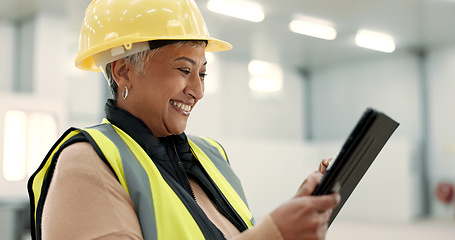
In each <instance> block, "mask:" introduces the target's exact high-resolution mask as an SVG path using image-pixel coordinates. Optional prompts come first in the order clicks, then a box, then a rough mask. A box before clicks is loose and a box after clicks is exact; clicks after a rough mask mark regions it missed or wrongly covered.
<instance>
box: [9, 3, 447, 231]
mask: <svg viewBox="0 0 455 240" xmlns="http://www.w3.org/2000/svg"><path fill="white" fill-rule="evenodd" d="M220 1H222V0H210V1H208V0H196V3H197V4H198V5H199V8H200V9H201V12H202V14H203V15H204V17H205V21H206V23H207V26H208V29H209V31H210V34H211V36H213V37H216V38H219V39H223V40H226V41H228V42H230V43H231V44H232V45H233V46H234V48H233V50H231V51H229V52H223V53H210V54H207V60H208V62H209V63H208V77H207V79H206V95H205V97H204V100H203V101H201V102H200V103H199V104H198V107H197V108H196V109H195V111H193V113H192V116H191V118H190V122H189V127H188V129H187V133H190V134H195V135H202V136H208V137H211V138H214V139H216V140H218V141H219V142H221V143H222V144H223V145H224V147H225V149H226V150H227V153H228V156H229V158H230V161H231V164H232V167H233V168H234V169H235V170H236V172H237V173H238V175H239V177H240V178H241V179H242V180H243V184H244V188H245V191H246V193H247V196H248V198H249V201H250V202H249V205H250V207H251V210H252V212H253V214H255V215H256V219H260V218H261V217H262V216H264V215H265V214H267V213H268V212H270V211H271V210H273V209H274V208H275V207H277V206H278V205H279V204H280V203H282V202H283V201H286V200H287V199H289V198H290V197H292V196H293V194H294V192H295V190H296V189H297V187H298V186H299V184H300V182H301V181H302V180H303V179H304V177H305V176H306V175H307V174H308V173H310V172H312V171H314V170H315V169H316V168H317V164H318V162H319V161H320V159H321V158H324V157H331V156H333V155H335V154H336V153H337V150H338V149H339V148H340V146H341V144H342V143H343V141H344V139H345V138H346V137H347V135H348V134H349V132H350V131H351V129H352V127H353V126H354V124H355V122H356V121H357V119H358V118H359V117H360V116H361V114H362V113H363V111H364V110H365V108H367V107H374V108H376V109H378V110H380V111H383V112H385V113H386V114H388V115H389V116H391V117H392V118H394V119H395V120H397V121H398V122H400V123H401V125H400V127H399V128H398V130H397V131H396V132H395V134H394V135H393V137H392V139H391V140H390V141H389V142H388V143H387V145H386V146H385V148H384V149H383V151H382V152H381V154H380V155H379V156H378V158H377V159H376V161H375V163H374V164H373V165H372V166H371V168H370V170H369V171H368V173H367V174H366V175H365V177H364V179H363V180H362V182H361V183H360V184H359V185H358V188H357V189H356V190H355V191H354V193H353V195H352V196H351V198H350V199H349V201H348V202H347V203H346V205H345V207H344V208H343V210H342V211H341V212H340V215H339V216H338V218H337V220H336V221H335V222H334V224H333V225H332V227H331V228H332V229H331V230H329V236H328V239H329V240H332V239H334V240H337V239H364V237H365V234H370V235H371V236H370V237H368V239H385V238H386V239H429V238H430V237H431V238H432V239H453V238H455V223H454V219H455V211H454V205H455V202H454V200H453V197H452V200H450V188H451V189H452V195H453V185H454V184H455V124H454V123H455V108H454V106H455V94H453V92H454V90H455V67H454V66H453V65H454V62H455V31H454V29H453V26H454V25H455V14H454V13H455V1H453V0H400V1H394V0H345V1H335V0H299V1H297V0H285V1H276V0H255V1H254V3H253V4H251V3H252V2H253V0H251V1H248V3H250V4H247V6H246V7H252V8H253V10H252V11H253V12H251V13H248V14H247V15H246V17H244V16H228V15H225V14H231V15H232V14H234V15H236V14H238V13H240V12H242V11H240V10H239V9H242V8H243V7H245V6H238V5H235V6H234V9H235V11H234V13H232V12H231V13H220V12H219V11H220V8H219V6H222V7H221V10H228V9H229V8H230V6H231V5H232V4H238V3H240V4H242V3H245V1H241V0H235V1H234V0H230V1H228V2H227V3H226V1H224V0H223V1H224V2H220ZM89 3H90V1H89V0H79V1H70V0H16V1H9V0H2V1H1V2H0V36H1V38H0V46H2V49H1V53H2V54H1V58H0V72H1V73H2V77H1V78H0V83H1V84H0V102H1V103H0V175H1V176H0V223H1V224H0V232H2V236H1V237H0V238H1V239H5V240H10V239H22V238H25V239H27V234H26V231H27V227H28V220H27V218H28V212H27V211H28V210H27V204H28V197H27V192H26V182H27V179H28V177H29V176H30V174H31V173H32V172H33V170H34V169H36V168H37V166H38V165H39V163H40V162H41V160H42V159H43V158H44V156H45V155H46V153H47V150H48V149H49V148H50V147H51V146H52V144H53V143H54V141H55V140H56V139H57V138H58V137H59V136H60V134H62V133H63V131H64V130H66V129H67V128H69V127H71V126H75V127H86V126H91V125H94V124H96V123H98V122H100V121H101V119H102V118H103V116H104V103H105V101H106V99H107V98H108V97H110V93H109V89H108V87H107V84H106V81H105V80H104V78H103V76H102V74H101V73H93V72H84V71H81V70H78V69H77V68H76V67H75V66H74V57H75V55H76V52H77V48H78V38H79V30H80V26H81V23H82V20H83V17H84V11H85V9H86V7H87V6H88V5H89ZM220 4H221V5H220ZM223 4H224V5H223ZM246 7H245V8H246ZM239 17H240V18H242V17H243V18H247V19H246V20H245V19H240V18H239ZM321 25H322V28H321ZM309 30H312V31H311V32H308V31H309ZM363 34H367V35H363ZM377 37H379V38H377ZM365 39H366V40H365ZM372 43H375V45H371V44H372ZM378 43H379V44H382V45H380V46H378V45H377V44H378ZM384 44H385V45H384ZM441 184H445V185H441ZM438 186H439V187H440V186H445V187H446V188H444V189H448V190H447V191H445V192H444V191H443V193H445V195H444V194H442V195H443V196H442V197H441V195H439V196H440V197H439V198H438V197H437V194H436V192H437V189H438ZM450 186H451V187H450ZM444 196H445V198H444ZM24 229H25V230H24ZM359 229H361V230H360V231H359ZM371 232H375V234H371ZM24 236H25V237H24Z"/></svg>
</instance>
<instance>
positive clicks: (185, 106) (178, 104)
mask: <svg viewBox="0 0 455 240" xmlns="http://www.w3.org/2000/svg"><path fill="white" fill-rule="evenodd" d="M170 103H171V104H172V106H174V107H175V108H177V109H179V110H182V111H183V113H185V114H189V113H190V112H191V108H192V106H191V105H188V104H185V103H182V102H177V101H174V100H171V101H170Z"/></svg>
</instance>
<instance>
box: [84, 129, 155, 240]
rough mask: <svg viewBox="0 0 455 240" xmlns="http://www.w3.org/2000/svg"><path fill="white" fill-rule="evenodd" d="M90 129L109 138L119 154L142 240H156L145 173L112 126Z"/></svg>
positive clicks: (150, 192) (151, 205) (151, 204)
mask: <svg viewBox="0 0 455 240" xmlns="http://www.w3.org/2000/svg"><path fill="white" fill-rule="evenodd" d="M92 128H93V129H96V130H98V131H100V132H101V133H103V134H104V135H105V136H106V137H107V138H109V139H110V140H111V141H112V142H113V143H114V145H115V146H116V147H117V149H118V151H119V153H120V157H121V160H122V165H123V171H124V174H125V180H126V183H127V185H128V191H129V192H130V198H131V200H132V201H133V204H134V207H135V208H136V214H137V216H138V219H139V223H140V225H141V230H142V235H143V236H144V239H147V240H149V239H158V233H157V231H156V219H155V209H154V208H153V206H154V205H153V197H152V191H151V188H150V183H149V181H150V180H149V178H148V176H147V173H146V172H145V170H144V168H143V167H142V165H141V164H140V163H139V160H137V158H136V156H135V155H134V154H133V152H132V151H131V150H130V149H129V147H128V146H127V145H126V143H125V142H124V141H123V139H122V138H121V137H120V136H119V135H118V133H117V131H115V129H114V128H113V127H112V125H110V124H100V125H97V126H94V127H92Z"/></svg>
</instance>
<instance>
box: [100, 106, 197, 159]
mask: <svg viewBox="0 0 455 240" xmlns="http://www.w3.org/2000/svg"><path fill="white" fill-rule="evenodd" d="M105 112H106V118H107V119H108V120H109V122H111V123H112V124H113V125H115V126H117V127H119V128H120V129H122V130H123V131H124V132H126V133H127V134H128V135H129V136H130V137H132V138H133V139H134V140H135V141H136V142H137V143H138V144H139V145H140V146H141V147H142V148H143V149H144V150H145V151H146V152H147V154H148V155H149V156H150V157H151V158H152V159H156V160H167V159H168V158H169V157H168V156H167V153H166V148H165V145H164V144H165V142H167V141H173V142H174V143H175V145H176V148H177V151H178V152H179V155H180V154H184V153H188V152H190V146H189V144H188V140H187V136H186V134H185V133H181V134H179V135H172V136H167V137H155V136H153V133H152V132H151V131H150V129H148V128H147V126H146V125H145V123H143V122H142V121H141V120H140V119H138V118H136V117H135V116H134V115H132V114H131V113H129V112H128V111H126V110H124V109H121V108H119V107H117V105H116V103H115V101H114V100H113V99H108V100H107V103H106V106H105Z"/></svg>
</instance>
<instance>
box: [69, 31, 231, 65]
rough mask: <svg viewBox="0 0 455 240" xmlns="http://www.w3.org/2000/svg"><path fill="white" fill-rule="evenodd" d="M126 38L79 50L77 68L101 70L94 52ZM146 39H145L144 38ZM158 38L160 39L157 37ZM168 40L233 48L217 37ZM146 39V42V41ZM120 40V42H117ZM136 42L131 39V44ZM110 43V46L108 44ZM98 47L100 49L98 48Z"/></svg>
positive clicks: (216, 48)
mask: <svg viewBox="0 0 455 240" xmlns="http://www.w3.org/2000/svg"><path fill="white" fill-rule="evenodd" d="M163 39H164V38H159V40H163ZM125 40H126V39H124V38H121V39H120V38H119V39H116V41H112V42H110V43H105V44H101V45H100V46H94V47H93V48H92V49H88V50H86V51H82V52H79V53H78V54H77V56H76V59H75V61H74V62H75V65H76V67H77V68H79V69H81V70H86V71H93V72H101V71H102V70H101V68H100V67H99V66H97V64H96V63H95V61H94V59H93V55H94V54H93V53H94V52H95V54H96V53H100V52H102V51H103V49H106V48H110V46H119V45H125V44H119V43H124V42H125ZM134 40H135V42H141V41H137V40H138V39H137V38H134ZM144 40H145V39H144ZM150 40H155V39H146V40H145V41H150ZM157 40H158V39H157ZM168 40H182V41H191V40H206V41H208V44H207V47H206V48H205V51H206V52H221V51H228V50H231V49H232V45H231V44H230V43H228V42H226V41H223V40H219V39H216V38H211V37H210V38H206V39H200V38H198V39H195V38H188V37H186V38H179V39H176V38H172V39H168ZM145 41H144V42H145ZM117 42H119V43H117ZM132 43H134V42H132V41H131V44H132ZM106 45H110V46H106ZM97 49H98V50H97Z"/></svg>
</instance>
